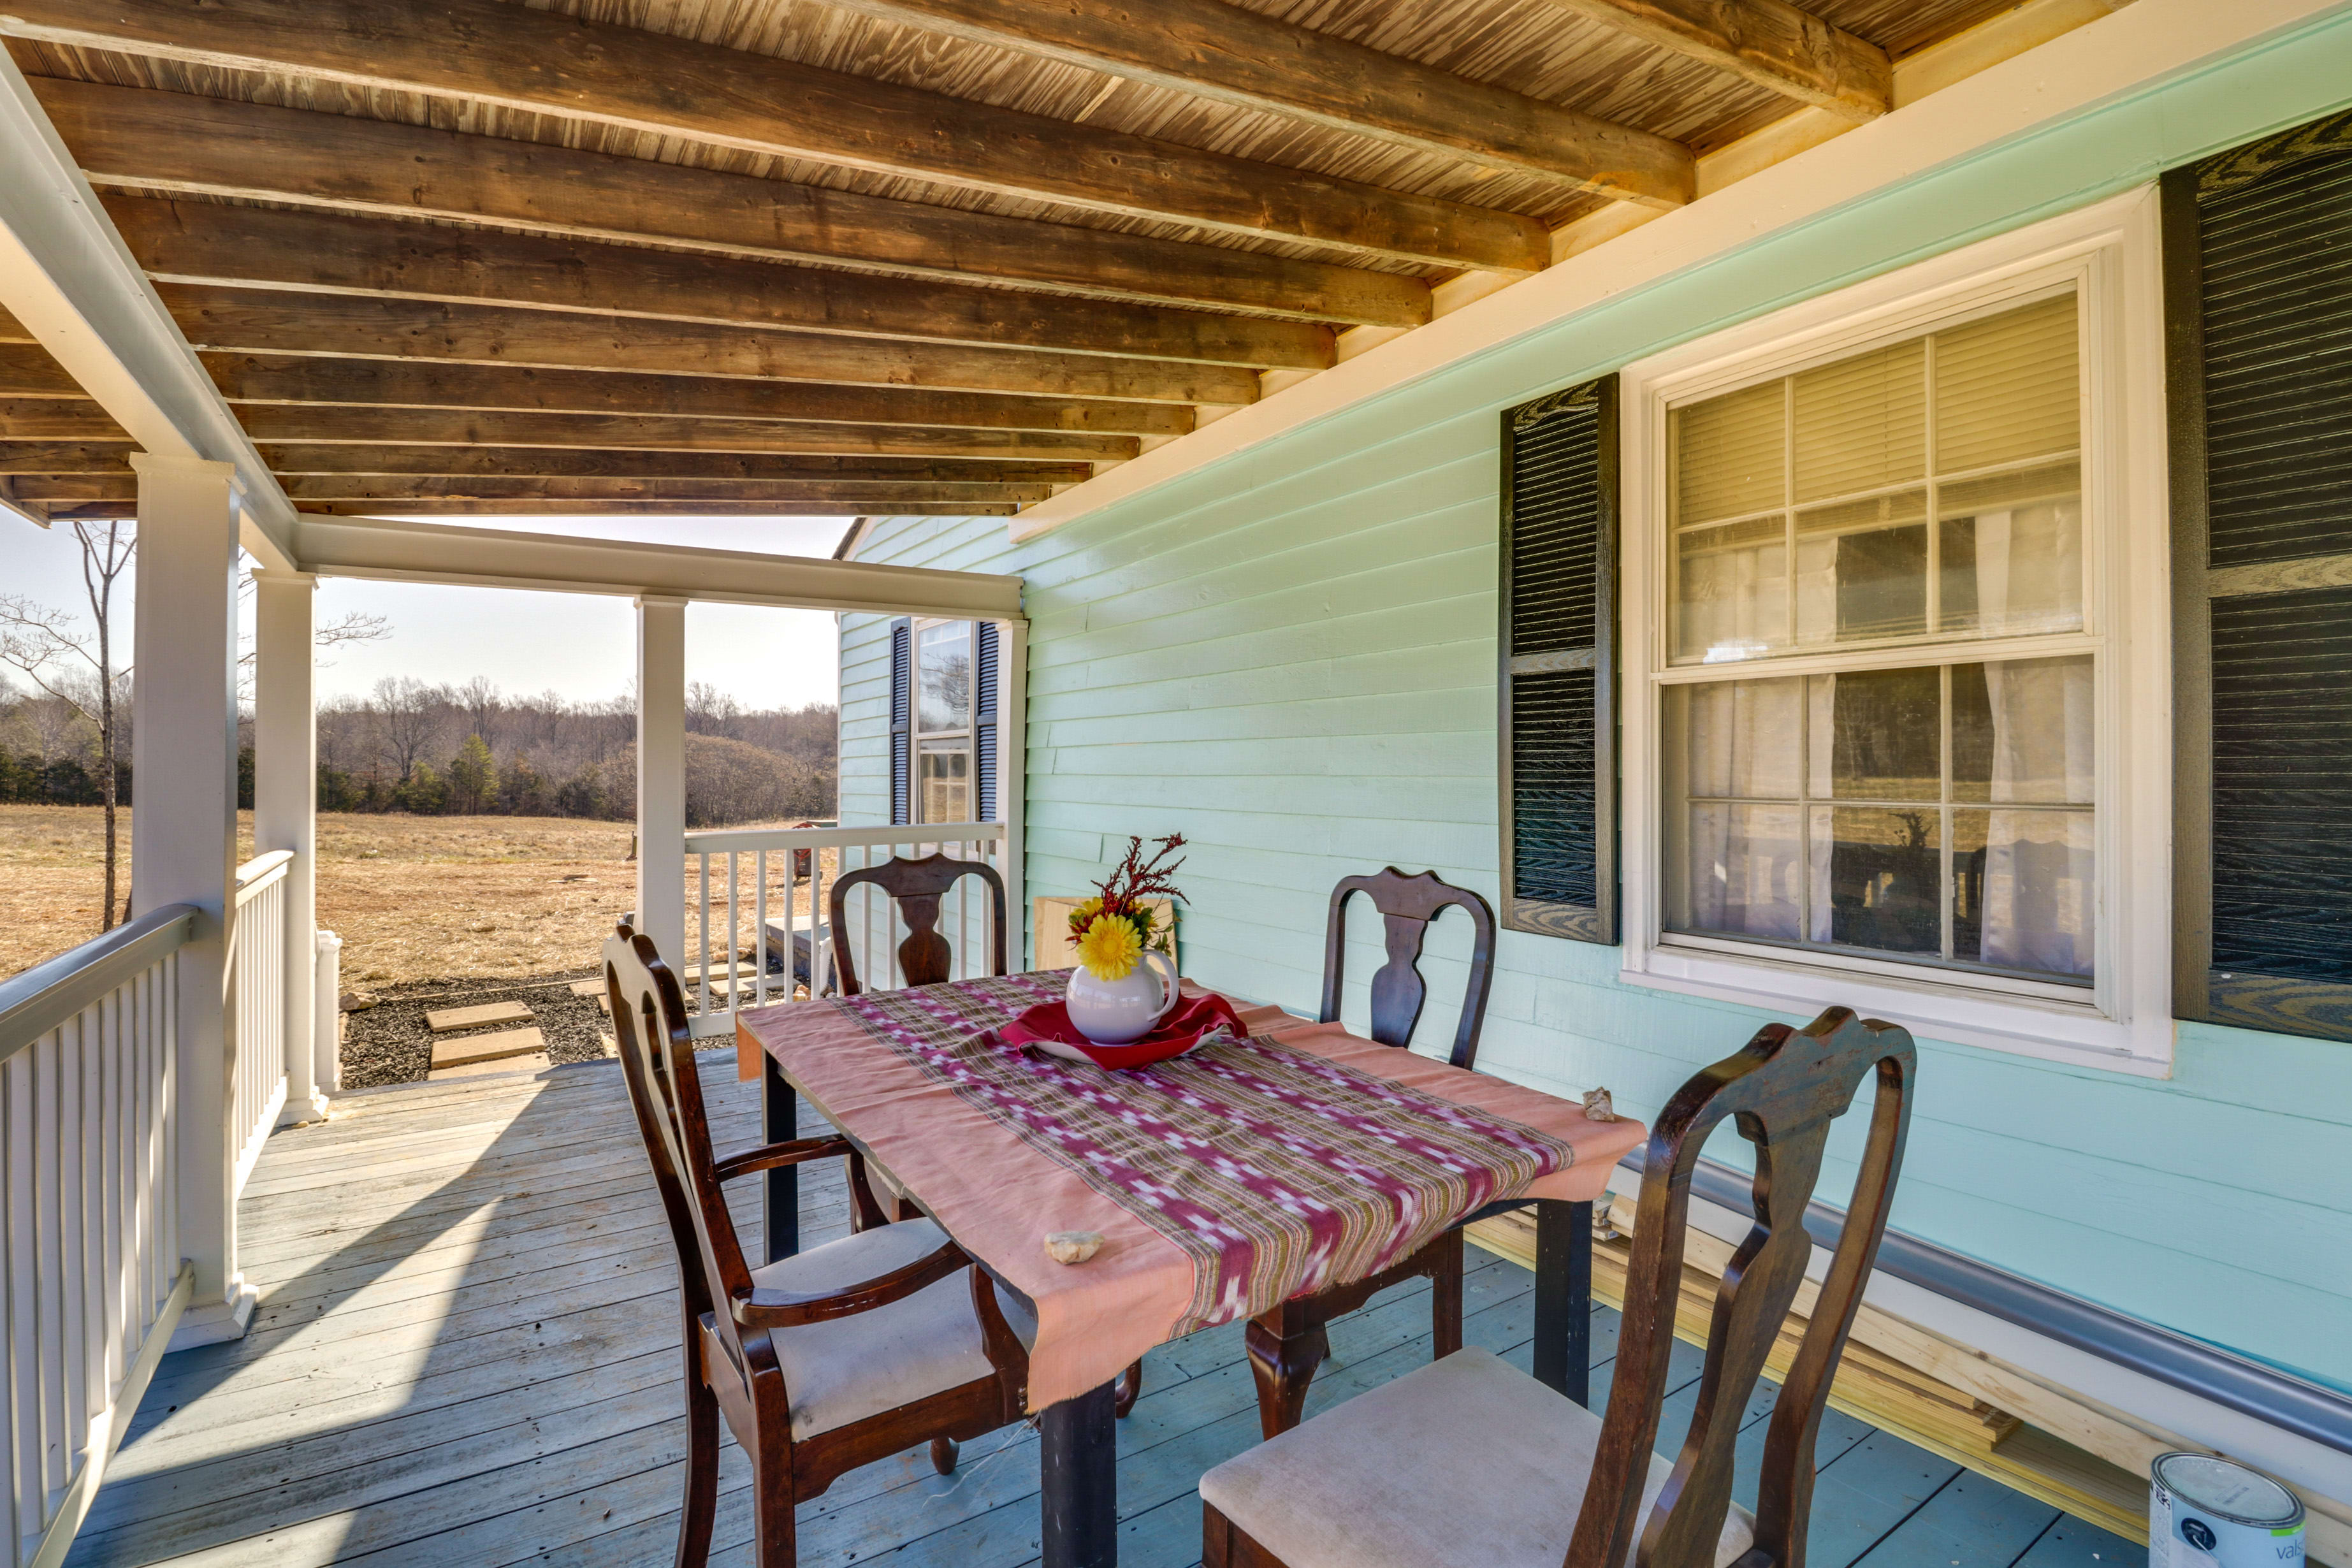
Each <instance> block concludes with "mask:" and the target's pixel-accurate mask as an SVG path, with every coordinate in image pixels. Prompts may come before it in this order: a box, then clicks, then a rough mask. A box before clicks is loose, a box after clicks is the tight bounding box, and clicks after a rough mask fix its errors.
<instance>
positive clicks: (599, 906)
mask: <svg viewBox="0 0 2352 1568" xmlns="http://www.w3.org/2000/svg"><path fill="white" fill-rule="evenodd" d="M130 818H131V813H130V812H129V811H128V810H126V811H124V812H123V813H122V814H121V843H122V847H123V856H122V871H121V886H122V887H123V888H126V889H127V888H128V887H129V885H130V874H129V867H130V852H129V851H130V843H131V823H130ZM237 827H238V833H237V838H238V847H237V848H238V856H239V858H247V857H249V856H250V855H251V854H252V853H253V847H252V846H253V818H252V814H251V813H250V812H240V813H239V814H238V817H237ZM632 837H633V834H632V829H631V827H630V825H629V824H627V823H625V822H623V823H614V822H583V821H580V820H577V819H575V818H571V817H539V816H373V815H371V816H359V815H354V814H333V813H322V814H321V815H320V817H319V924H320V926H321V927H322V928H324V929H326V930H328V931H334V932H336V933H337V934H339V935H340V936H341V937H342V939H343V952H342V985H343V990H344V992H345V994H347V995H348V994H352V993H366V994H370V995H372V996H373V997H375V998H376V999H377V1003H378V1005H375V1006H373V1007H370V1008H367V1009H365V1010H362V1011H357V1012H353V1013H352V1014H351V1015H350V1016H349V1019H348V1026H349V1032H348V1034H347V1037H346V1039H345V1043H344V1053H343V1055H344V1085H345V1087H346V1088H352V1089H358V1088H364V1087H366V1086H368V1085H371V1084H376V1083H394V1082H400V1081H404V1080H407V1079H418V1078H422V1077H424V1076H425V1069H426V1068H427V1067H428V1066H429V1065H430V1057H431V1046H430V1042H429V1039H428V1037H427V1036H426V1035H425V1028H424V1014H425V1011H426V1010H427V1008H428V1006H431V1007H438V1006H444V1005H452V1003H453V1002H454V1001H455V1000H456V999H457V998H460V997H462V998H463V999H464V1001H465V1002H467V1003H471V1002H477V1001H481V1002H489V1001H506V1000H513V1001H520V1002H522V1003H523V1004H524V1005H527V1006H529V1007H530V1009H531V1012H532V1015H533V1020H534V1022H535V1023H537V1025H538V1026H539V1027H540V1030H541V1034H542V1035H544V1036H545V1037H546V1038H547V1042H548V1047H549V1054H550V1056H551V1058H552V1059H553V1060H555V1061H556V1062H558V1063H559V1064H560V1063H562V1062H566V1061H583V1060H587V1059H590V1058H593V1057H595V1056H597V1055H599V1054H601V1051H600V1045H601V1039H602V1036H603V1033H604V1018H603V1016H602V1015H601V1014H600V1013H598V1012H597V1011H596V1009H595V1005H594V1004H593V1002H591V1001H588V1000H585V999H583V998H579V997H575V996H573V995H572V994H571V993H570V991H569V990H568V988H567V987H566V986H565V985H564V984H562V983H563V982H565V981H569V980H574V979H578V978H581V977H583V976H586V975H591V974H593V973H596V967H597V963H598V962H599V961H598V958H597V950H598V948H599V946H600V945H601V944H602V943H603V942H604V938H605V937H606V936H607V935H608V934H610V933H611V931H612V929H613V922H614V920H615V919H616V918H617V917H619V916H620V915H621V914H622V913H624V912H625V911H626V910H628V909H629V908H630V907H631V906H632V905H633V904H634V903H635V900H636V867H635V863H634V862H632V861H631V860H629V859H628V858H627V856H628V853H629V847H630V840H631V838H632ZM104 841H105V840H104V826H103V814H102V813H101V812H100V809H99V808H98V807H96V806H46V805H0V978H5V976H7V975H10V974H14V973H17V972H18V971H19V970H22V969H25V968H27V967H29V966H30V965H32V964H35V963H40V962H41V961H42V960H43V959H46V958H50V957H54V956H55V955H56V954H58V953H60V952H65V951H67V950H68V949H69V948H72V947H74V946H77V945H79V943H81V942H87V941H89V939H90V938H91V937H93V936H96V935H97V934H99V916H100V900H101V895H102V890H103V888H104V885H105V884H104V881H103V877H102V873H101V871H100V866H101V865H102V847H103V845H104ZM836 858H837V857H836V856H835V853H834V852H832V851H827V852H826V854H825V860H826V862H827V864H826V871H827V874H828V875H831V874H832V873H833V872H834V871H835V869H836V867H835V860H836ZM744 864H745V868H746V869H747V870H748V867H749V860H748V858H747V859H746V861H745V863H744ZM783 870H784V867H783V861H782V857H777V858H775V859H774V860H773V861H772V865H771V873H772V876H771V879H772V882H773V883H774V884H775V885H774V887H773V889H772V891H771V893H770V896H769V899H770V901H769V908H770V910H771V911H772V914H781V912H782V908H783V899H784V893H783V882H782V873H783ZM713 873H714V875H713V880H714V882H716V881H718V880H719V878H720V877H722V876H723V874H724V872H723V866H721V865H720V864H719V863H716V862H714V866H713ZM714 890H716V889H714ZM741 891H742V895H743V899H744V902H745V907H746V909H747V910H748V909H749V906H750V903H751V889H750V888H749V887H748V886H747V887H745V888H743V889H741ZM808 896H809V895H808V888H807V885H806V884H805V883H803V884H802V886H801V888H800V889H798V897H797V898H796V899H795V900H794V902H795V905H796V907H797V908H798V910H800V912H801V913H802V915H803V918H805V916H806V913H807V909H808ZM119 897H120V894H118V898H119ZM687 900H688V910H689V911H690V910H693V909H694V908H696V907H698V889H697V888H696V886H695V868H694V867H693V866H692V865H690V864H689V866H688V885H687ZM746 921H747V924H746V927H745V929H744V931H743V933H742V935H743V939H744V942H745V943H746V944H747V945H745V946H744V947H743V948H742V952H744V954H745V956H746V957H748V956H749V953H750V948H749V946H748V942H750V940H751V929H750V927H749V924H748V921H749V916H748V914H747V915H746ZM693 931H694V924H693V918H692V915H691V913H689V916H688V932H689V935H691V934H693ZM722 951H723V948H722ZM688 956H689V957H690V956H691V955H690V954H689V955H688Z"/></svg>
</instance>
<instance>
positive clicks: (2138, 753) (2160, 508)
mask: <svg viewBox="0 0 2352 1568" xmlns="http://www.w3.org/2000/svg"><path fill="white" fill-rule="evenodd" d="M2069 278H2072V279H2076V280H2077V282H2078V286H2079V287H2080V289H2081V290H2082V293H2081V299H2082V308H2083V315H2082V320H2083V321H2084V351H2085V352H2084V361H2083V364H2084V385H2085V389H2086V411H2085V419H2084V474H2083V479H2084V521H2085V523H2086V524H2087V525H2088V526H2087V527H2086V529H2085V532H2086V534H2087V535H2088V537H2087V539H2086V541H2085V547H2084V555H2085V576H2086V582H2085V584H2084V635H2083V636H2082V637H2065V638H2063V639H2053V641H2054V640H2063V642H2064V643H2065V644H2067V645H2068V646H2069V647H2074V645H2078V644H2079V645H2083V646H2088V647H2095V649H2096V650H2097V654H2098V659H2099V664H2098V677H2097V686H2096V696H2095V715H2096V718H2095V724H2096V731H2095V754H2096V756H2097V758H2098V761H2099V776H2098V784H2097V793H2096V805H2097V809H2098V837H2097V845H2098V861H2099V878H2098V883H2099V905H2098V937H2097V942H2098V947H2097V957H2096V960H2095V973H2096V978H2095V984H2093V985H2092V986H2091V987H2089V988H2088V989H2087V990H2086V991H2076V992H2071V993H2069V992H2067V991H2066V990H2065V989H2064V988H2061V987H2054V986H2044V985H2038V984H2033V983H2031V982H2023V981H2007V980H2003V979H2001V978H2000V977H1986V976H1975V975H1969V976H1965V977H1959V976H1955V975H1954V974H1953V973H1951V972H1949V971H1945V970H1939V969H1931V968H1927V967H1925V966H1915V965H1906V964H1902V963H1879V962H1874V961H1871V960H1866V959H1861V960H1857V959H1849V958H1846V957H1844V956H1843V955H1838V954H1828V953H1813V952H1796V951H1792V950H1790V949H1787V948H1779V947H1765V946H1760V945H1751V944H1746V943H1741V942H1737V941H1727V940H1716V939H1693V938H1673V937H1667V936H1666V935H1664V933H1663V932H1662V931H1661V930H1660V920H1661V911H1662V905H1663V899H1662V897H1661V895H1662V893H1663V892H1664V888H1663V884H1662V882H1661V875H1662V869H1663V863H1664V862H1663V854H1662V850H1663V845H1662V842H1661V837H1660V829H1661V822H1660V816H1661V813H1660V811H1659V806H1658V799H1659V796H1658V792H1659V789H1660V787H1661V778H1660V771H1659V761H1660V759H1659V736H1658V733H1657V730H1658V715H1659V694H1660V686H1661V683H1662V681H1664V680H1670V679H1676V678H1678V677H1679V678H1681V679H1688V678H1690V676H1691V675H1693V674H1695V673H1696V672H1695V671H1693V670H1691V669H1690V668H1688V667H1681V668H1675V667H1671V666H1669V664H1668V663H1667V659H1666V647H1665V627H1664V621H1665V616H1664V613H1663V599H1662V598H1661V596H1660V595H1662V592H1663V584H1664V580H1665V579H1664V553H1663V552H1664V470H1665V439H1664V437H1665V429H1666V420H1665V410H1666V407H1667V405H1668V404H1669V403H1670V402H1683V401H1687V400H1689V399H1691V398H1692V397H1694V396H1697V395H1703V394H1705V393H1707V392H1710V391H1714V390H1723V389H1728V388H1729V387H1731V386H1735V385H1738V384H1744V383H1749V382H1754V381H1757V380H1759V379H1765V378H1767V377H1768V376H1769V375H1778V374H1787V373H1788V372H1789V371H1790V370H1792V369H1795V368H1798V367H1800V366H1801V365H1802V364H1804V363H1808V362H1811V361H1816V360H1822V359H1832V358H1838V357H1843V355H1844V354H1846V353H1853V352H1856V351H1858V350H1859V349H1860V348H1862V347H1864V346H1866V345H1867V344H1869V343H1870V342H1873V341H1884V340H1888V339H1894V338H1899V337H1903V336H1907V335H1910V334H1911V333H1913V332H1915V331H1925V330H1927V328H1928V327H1929V326H1930V325H1931V324H1932V323H1933V322H1935V321H1939V320H1942V319H1943V318H1945V317H1948V316H1950V315H1953V314H1956V313H1959V312H1963V311H1967V310H1972V309H1975V308H1977V307H1978V306H1979V305H1983V304H1988V303H1990V301H1992V300H1997V299H2002V298H2006V297H2009V296H2011V295H2023V294H2026V293H2029V292H2032V290H2035V289H2047V288H2048V287H2049V286H2050V285H2051V284H2053V283H2054V282H2058V281H2061V280H2063V279H2069ZM1621 385H1622V405H1621V406H1622V419H1621V430H1622V441H1623V447H1622V470H1621V471H1622V474H1623V476H1624V479H1623V506H1622V514H1621V515H1622V527H1623V537H1622V549H1621V551H1620V555H1619V561H1620V566H1619V571H1620V577H1621V582H1620V588H1621V595H1620V598H1619V601H1618V602H1619V604H1620V605H1622V606H1623V612H1622V613H1623V616H1624V636H1623V639H1622V648H1623V652H1624V659H1623V667H1622V668H1623V674H1622V679H1623V681H1624V689H1623V694H1624V699H1625V700H1624V703H1623V718H1622V768H1623V777H1622V793H1623V812H1622V822H1623V832H1624V840H1623V842H1624V846H1625V875H1624V879H1623V881H1624V886H1623V893H1622V898H1623V915H1624V931H1625V944H1624V949H1623V966H1622V977H1623V978H1624V979H1625V980H1627V981H1629V982H1632V983H1633V984H1637V985H1646V986H1653V987H1655V988H1657V989H1660V990H1664V991H1676V992H1682V993H1685V994H1690V995H1697V996H1707V997H1714V998H1717V999H1719V1000H1723V1001H1729V1002H1738V1003H1743V1004H1747V1005H1751V1006H1759V1007H1764V1008H1769V1009H1770V1010H1772V1011H1774V1012H1778V1013H1783V1014H1794V1015H1798V1016H1811V1015H1812V1014H1813V1013H1815V1012H1817V1011H1819V1010H1820V1009H1821V1008H1822V1007H1823V1006H1825V1005H1831V1004H1843V1005H1846V1006H1850V1007H1853V1009H1855V1010H1856V1011H1857V1012H1860V1013H1862V1014H1864V1016H1874V1017H1882V1018H1885V1019H1887V1020H1889V1021H1891V1022H1894V1023H1898V1024H1901V1025H1903V1026H1906V1027H1907V1028H1909V1029H1910V1030H1912V1031H1913V1033H1915V1034H1916V1035H1918V1036H1920V1037H1923V1038H1927V1039H1934V1040H1944V1041H1951V1042H1955V1043H1958V1044H1961V1045H1969V1046H1980V1047H1988V1048H1990V1049H1993V1050H2000V1051H2009V1052H2013V1053H2015V1054H2017V1055H2020V1056H2027V1057H2036V1058H2042V1059H2043V1060H2048V1061H2058V1062H2067V1063H2072V1064H2074V1065H2078V1066H2084V1067H2097V1068H2109V1069H2111V1070H2115V1071H2120V1072H2126V1073H2133V1074H2137V1075H2140V1076H2143V1077H2150V1078H2165V1077H2169V1076H2170V1075H2171V1071H2172V1056H2173V1037H2174V1023H2173V1018H2172V918H2171V911H2172V721H2171V710H2172V668H2171V635H2170V626H2171V607H2170V604H2171V601H2170V595H2171V523H2170V513H2169V510H2168V485H2167V471H2166V465H2167V460H2168V458H2167V447H2166V408H2165V395H2164V312H2163V284H2162V270H2161V265H2160V260H2159V252H2158V213H2157V195H2156V187H2155V186H2153V185H2149V186H2146V187H2143V188H2141V189H2139V190H2137V191H2134V192H2131V193H2129V194H2127V195H2122V196H2117V197H2114V198H2112V199H2110V200H2107V201H2103V202H2099V203H2097V204H2095V205H2091V206H2087V207H2084V208H2083V209H2081V210H2080V211H2077V212H2074V213H2069V214H2067V215H2065V216H2061V217H2055V218H2052V219H2049V220H2047V221H2045V222H2042V223H2039V224H2035V225H2032V226H2030V227H2027V228H2023V229H2020V230H2017V231H2016V232H2014V233H2011V234H2006V235H2002V236H2000V237H1997V238H1993V239H1988V240H1984V241H1981V242H1979V244H1976V245H1972V246H1969V247H1966V248H1965V249H1961V250H1958V251H1955V252H1953V253H1951V254H1949V255H1947V256H1942V257H1937V258H1934V259H1932V260H1928V261H1924V262H1921V263H1919V264H1917V265H1916V266H1913V267H1909V268H1904V269H1903V270H1901V271H1899V272H1895V273H1891V274H1889V275H1887V276H1885V277H1882V278H1877V279H1872V280H1870V281H1868V282H1865V283H1861V284H1857V285H1855V286H1854V287H1853V288H1850V289H1843V290H1841V291H1840V292H1838V293H1836V294H1834V295H1830V296H1827V297H1824V298H1822V299H1818V300H1809V301H1807V302H1805V303H1803V304H1801V305H1796V306H1792V307H1790V308H1789V309H1787V310H1780V311H1778V312H1775V313H1774V314H1772V315H1770V316H1768V317H1764V318H1762V319H1760V320H1759V321H1751V322H1748V323H1746V324H1744V325H1742V326H1739V327H1736V328H1733V329H1731V330H1729V331H1724V332H1719V333H1717V334H1714V335H1713V336H1710V337H1708V338H1706V339H1703V340H1701V341H1699V342H1695V343H1691V344H1687V345H1685V346H1684V347H1681V348H1678V349H1674V350H1670V351H1668V352H1666V353H1661V354H1657V355H1654V356H1653V357H1651V358H1649V359H1646V360H1643V361H1640V362H1638V363H1634V364H1631V365H1628V366H1627V367H1626V368H1625V370H1624V371H1623V372H1622V381H1621ZM2011 640H2012V639H2002V640H2001V642H2000V643H1991V642H1988V643H1986V644H1984V645H1982V649H1981V651H1984V652H1987V653H1990V652H1991V651H1993V650H1994V648H1996V647H2003V646H2006V645H2007V644H2008V643H2009V642H2010V641H2011ZM2037 646H2038V647H2049V646H2050V645H2049V644H2048V643H2041V642H2037ZM1969 647H1970V649H1971V651H1978V645H1973V644H1972V645H1969ZM1913 651H1914V652H1915V654H1916V656H1917V658H1916V659H1915V660H1913V661H1912V662H1916V661H1919V660H1932V659H1939V658H1946V657H1948V655H1949V654H1950V652H1951V646H1950V645H1948V644H1928V645H1925V646H1923V647H1919V648H1917V649H1916V650H1913ZM1810 662H1811V661H1809V660H1807V659H1805V658H1775V659H1759V660H1758V661H1756V663H1755V664H1754V665H1753V666H1752V667H1750V668H1753V670H1754V671H1755V673H1756V674H1757V675H1758V676H1759V677H1760V676H1763V675H1765V674H1768V673H1770V674H1779V673H1781V672H1783V671H1784V670H1788V671H1794V670H1796V669H1799V668H1805V667H1806V666H1807V665H1808V664H1809V663H1810ZM1889 662H1898V663H1899V662H1906V661H1905V660H1903V659H1900V658H1893V659H1890V661H1889ZM1709 673H1710V674H1713V675H1715V676H1717V677H1718V678H1719V677H1720V676H1721V674H1722V673H1723V671H1722V667H1720V666H1717V667H1715V668H1713V669H1712V670H1711V671H1709Z"/></svg>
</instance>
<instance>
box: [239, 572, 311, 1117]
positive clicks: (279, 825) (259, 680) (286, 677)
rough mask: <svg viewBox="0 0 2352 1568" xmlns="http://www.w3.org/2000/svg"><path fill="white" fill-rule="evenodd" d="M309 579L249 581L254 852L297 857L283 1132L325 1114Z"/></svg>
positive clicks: (290, 909)
mask: <svg viewBox="0 0 2352 1568" xmlns="http://www.w3.org/2000/svg"><path fill="white" fill-rule="evenodd" d="M318 581H319V580H318V579H317V578H316V577H313V576H311V575H310V574H309V573H307V572H267V571H264V572H256V573H255V574H253V583H254V609H253V650H254V660H253V662H254V672H253V850H254V853H255V854H257V855H259V854H263V853H266V852H267V851H268V850H272V849H291V850H292V851H294V861H293V864H291V865H289V866H288V867H287V868H286V932H285V935H286V1108H285V1109H284V1110H281V1111H279V1112H278V1125H279V1126H281V1127H283V1126H286V1125H288V1124H289V1123H291V1122H297V1121H316V1120H318V1119H319V1118H320V1117H321V1116H324V1115H325V1114H326V1113H327V1097H326V1095H325V1094H324V1093H323V1092H322V1091H321V1088H320V1083H319V1074H318V1058H319V1053H318V1050H317V1047H316V1042H314V1041H313V1040H312V1039H311V1037H310V1036H311V1031H312V1029H313V1027H314V1026H315V1025H316V1020H317V1014H318V1009H317V1007H316V1006H315V1005H314V1002H313V996H312V993H313V992H314V990H315V989H316V987H315V984H314V982H315V980H316V978H317V974H318V968H319V943H318V926H319V920H318V889H319V879H318V868H317V864H316V861H315V858H314V854H315V851H316V849H317V847H318V837H319V818H318V806H317V785H318V778H319V727H318V721H317V717H316V711H315V710H314V708H313V706H312V702H311V690H310V679H311V669H312V667H313V665H314V663H315V650H314V647H313V645H312V641H311V615H312V609H311V606H312V602H313V601H314V599H315V598H316V597H317V593H318Z"/></svg>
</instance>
